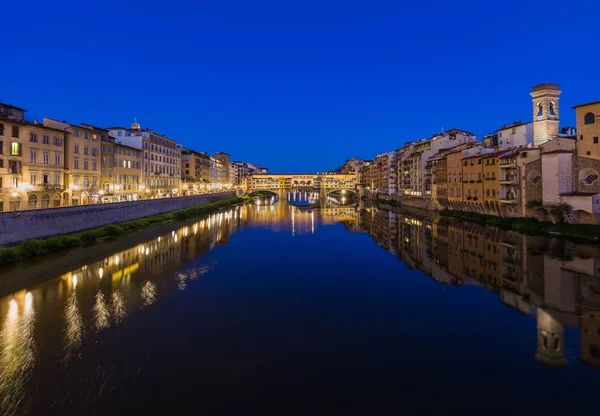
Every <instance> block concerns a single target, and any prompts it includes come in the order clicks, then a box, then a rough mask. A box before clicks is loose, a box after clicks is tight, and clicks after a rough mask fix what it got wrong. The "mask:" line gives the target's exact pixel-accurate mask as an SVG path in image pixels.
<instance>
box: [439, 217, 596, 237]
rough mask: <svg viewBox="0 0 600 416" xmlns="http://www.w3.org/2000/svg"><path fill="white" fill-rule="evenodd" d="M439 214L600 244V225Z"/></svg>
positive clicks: (529, 232)
mask: <svg viewBox="0 0 600 416" xmlns="http://www.w3.org/2000/svg"><path fill="white" fill-rule="evenodd" d="M439 214H440V215H441V216H444V217H453V218H458V219H461V220H465V221H472V222H475V223H478V224H481V225H489V226H491V227H498V228H502V229H505V230H514V231H518V232H520V233H523V234H528V235H543V236H552V237H560V238H564V239H567V240H572V241H581V242H593V243H596V244H598V243H600V225H591V224H568V223H560V224H553V223H551V222H543V221H538V220H536V219H534V218H523V217H518V218H510V217H496V216H493V215H486V214H479V213H476V212H464V211H453V210H448V209H446V210H442V211H440V212H439Z"/></svg>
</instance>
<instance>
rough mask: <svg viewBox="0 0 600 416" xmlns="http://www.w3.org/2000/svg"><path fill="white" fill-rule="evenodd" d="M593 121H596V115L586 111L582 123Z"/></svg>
mask: <svg viewBox="0 0 600 416" xmlns="http://www.w3.org/2000/svg"><path fill="white" fill-rule="evenodd" d="M595 122H596V116H595V115H594V113H587V114H586V115H585V116H584V117H583V123H584V124H594V123H595Z"/></svg>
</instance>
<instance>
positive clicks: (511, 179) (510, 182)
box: [500, 177, 519, 186]
mask: <svg viewBox="0 0 600 416" xmlns="http://www.w3.org/2000/svg"><path fill="white" fill-rule="evenodd" d="M518 184H519V181H518V180H517V178H516V177H507V178H504V179H500V185H507V186H516V185H518Z"/></svg>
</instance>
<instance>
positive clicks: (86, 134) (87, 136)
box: [83, 131, 90, 139]
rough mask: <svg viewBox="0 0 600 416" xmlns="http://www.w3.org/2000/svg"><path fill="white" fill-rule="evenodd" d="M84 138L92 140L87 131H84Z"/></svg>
mask: <svg viewBox="0 0 600 416" xmlns="http://www.w3.org/2000/svg"><path fill="white" fill-rule="evenodd" d="M83 138H84V139H89V138H90V135H89V134H88V132H87V131H84V132H83Z"/></svg>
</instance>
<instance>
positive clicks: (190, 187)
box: [181, 149, 210, 195]
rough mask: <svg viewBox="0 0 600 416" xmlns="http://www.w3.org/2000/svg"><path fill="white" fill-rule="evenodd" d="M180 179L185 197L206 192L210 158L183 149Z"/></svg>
mask: <svg viewBox="0 0 600 416" xmlns="http://www.w3.org/2000/svg"><path fill="white" fill-rule="evenodd" d="M181 178H182V181H183V192H184V194H185V195H194V194H198V193H202V192H205V191H207V190H208V185H209V183H210V156H209V155H207V154H206V153H202V152H197V151H195V150H189V149H183V150H182V152H181Z"/></svg>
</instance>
